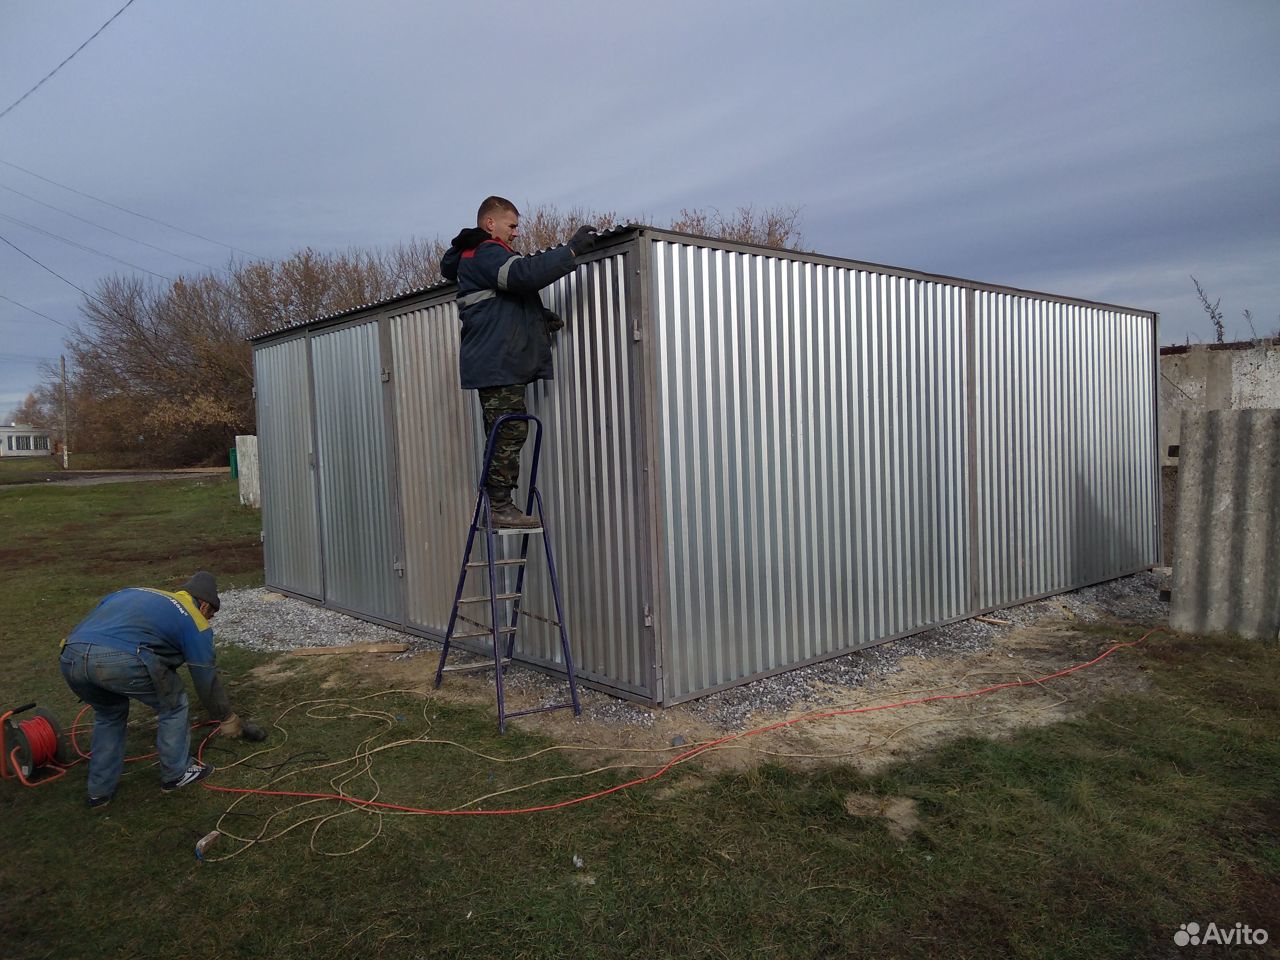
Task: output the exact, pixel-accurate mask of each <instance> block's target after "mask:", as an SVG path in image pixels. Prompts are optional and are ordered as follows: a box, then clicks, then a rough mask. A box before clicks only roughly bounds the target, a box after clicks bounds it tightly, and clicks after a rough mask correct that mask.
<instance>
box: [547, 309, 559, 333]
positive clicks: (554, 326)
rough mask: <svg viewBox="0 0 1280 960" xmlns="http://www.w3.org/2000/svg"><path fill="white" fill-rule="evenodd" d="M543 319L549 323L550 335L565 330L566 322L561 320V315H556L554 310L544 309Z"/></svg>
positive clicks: (548, 330)
mask: <svg viewBox="0 0 1280 960" xmlns="http://www.w3.org/2000/svg"><path fill="white" fill-rule="evenodd" d="M542 319H543V320H545V321H546V323H547V332H548V333H555V332H556V331H557V330H563V329H564V321H563V320H561V319H560V314H558V313H556V312H555V311H554V310H548V309H547V308H546V307H543V308H542Z"/></svg>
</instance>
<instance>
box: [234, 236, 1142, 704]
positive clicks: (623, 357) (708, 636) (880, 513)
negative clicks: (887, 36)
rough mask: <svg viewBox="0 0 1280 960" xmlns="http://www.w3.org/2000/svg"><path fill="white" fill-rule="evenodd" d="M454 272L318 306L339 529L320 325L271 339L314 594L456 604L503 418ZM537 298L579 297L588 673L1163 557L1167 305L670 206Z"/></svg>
mask: <svg viewBox="0 0 1280 960" xmlns="http://www.w3.org/2000/svg"><path fill="white" fill-rule="evenodd" d="M452 293H453V291H452V289H443V290H441V291H439V294H438V295H432V294H428V295H426V296H425V297H420V298H419V299H418V300H416V301H412V307H409V308H405V307H401V308H400V312H398V313H397V312H396V309H395V307H390V308H385V307H384V308H380V309H379V308H374V309H376V310H377V312H376V313H375V312H373V311H372V310H371V311H370V312H369V313H367V314H366V315H365V316H366V318H367V321H368V322H365V323H363V324H361V325H358V326H348V327H345V328H336V329H335V328H323V327H322V328H320V329H319V330H318V331H316V332H312V333H311V334H310V337H311V362H312V365H313V374H312V379H313V380H314V385H315V403H316V435H317V437H318V441H317V442H318V447H319V450H318V454H319V471H320V483H319V487H320V501H319V513H320V516H321V524H320V530H319V533H322V534H323V536H322V537H320V536H317V531H316V527H315V520H314V518H315V516H316V513H317V509H316V504H315V501H311V510H310V512H309V513H308V510H307V509H306V504H307V501H306V498H307V497H308V496H309V495H310V494H309V491H311V490H312V489H313V486H312V484H311V482H310V480H311V478H310V471H309V469H307V468H305V467H303V466H301V464H304V463H305V459H306V456H307V453H308V451H309V446H308V443H307V440H308V438H309V437H310V436H311V423H310V418H309V416H308V411H307V402H306V399H307V397H308V393H307V389H306V387H307V375H306V358H307V353H306V340H305V339H304V337H305V336H306V334H305V333H304V332H300V333H299V334H298V335H296V336H297V339H293V340H284V341H280V342H271V343H266V344H259V345H257V346H256V348H255V362H256V364H257V370H258V389H259V408H260V422H261V427H260V432H261V434H262V460H263V484H264V490H263V493H264V527H265V528H266V529H267V563H268V578H269V581H270V582H274V583H275V585H278V586H281V587H283V588H286V589H291V590H293V591H294V592H298V593H303V594H306V595H309V596H318V595H320V593H321V588H320V571H319V568H318V567H317V566H316V565H315V564H314V556H315V553H316V550H314V549H311V548H309V546H308V544H309V543H311V542H317V543H318V542H321V541H322V542H323V547H324V551H323V552H324V557H325V566H324V570H325V577H324V599H325V602H326V603H329V604H331V605H334V606H339V607H344V608H346V609H349V610H352V611H354V612H358V613H362V614H365V615H368V616H371V617H375V618H378V619H384V620H390V621H393V622H397V621H398V622H404V623H406V624H408V625H410V626H412V627H414V628H416V629H421V630H425V631H428V632H432V633H435V634H442V633H443V631H444V629H445V627H446V625H447V620H448V615H449V610H450V605H451V603H452V598H453V588H454V586H455V583H456V574H457V569H458V563H459V561H460V560H461V551H462V548H463V545H464V542H465V536H466V530H467V524H468V522H469V520H470V515H471V509H472V507H473V505H474V496H475V478H476V475H477V473H478V469H479V458H480V456H481V450H482V439H483V438H482V437H481V429H480V423H479V421H480V418H479V416H478V411H477V407H476V403H475V399H474V395H473V393H471V392H470V391H467V392H464V391H462V390H460V389H459V388H458V386H457V384H458V379H457V351H458V328H457V319H456V311H455V308H454V306H453V303H452ZM544 299H546V300H547V301H548V302H549V304H550V305H551V306H552V308H553V309H555V310H557V312H559V313H560V314H561V315H562V316H563V317H564V318H565V320H566V322H567V325H566V328H565V329H564V330H563V331H562V332H561V333H559V334H558V335H557V342H556V347H555V363H556V379H555V380H554V381H552V382H550V383H540V384H535V385H533V386H532V387H530V390H529V400H530V409H531V411H532V412H533V413H535V414H537V415H538V416H540V417H542V418H543V421H544V423H545V424H546V427H547V434H546V438H545V439H546V446H545V448H544V462H543V466H542V478H541V484H540V486H541V487H542V490H543V494H544V497H545V498H546V507H547V513H548V516H549V518H550V529H551V532H552V536H553V538H554V539H553V542H554V544H555V546H556V547H557V551H558V556H557V560H558V562H559V568H560V574H561V582H562V585H563V587H564V595H565V599H566V605H567V615H568V624H569V630H570V636H571V640H572V642H573V648H574V651H575V656H576V657H577V660H578V665H579V668H580V673H581V675H582V676H583V677H584V678H586V679H590V680H595V681H597V682H599V683H603V684H605V685H608V686H610V687H613V688H615V689H619V690H622V691H625V692H629V693H632V694H634V695H636V696H638V697H641V698H645V699H658V700H660V701H662V702H666V703H673V702H676V701H678V700H681V699H687V698H689V697H691V696H696V695H698V694H700V693H703V692H706V691H707V690H709V689H713V688H717V687H721V686H727V685H731V684H732V683H734V682H736V681H739V680H742V679H744V678H747V677H751V676H756V675H760V674H764V673H768V672H772V671H775V670H779V669H785V668H787V667H790V666H794V665H796V664H799V663H803V662H806V661H810V660H814V659H819V658H822V657H825V656H829V655H832V654H834V653H836V652H839V651H842V650H848V649H853V648H856V647H859V646H863V645H866V644H869V643H874V642H877V641H879V640H883V639H886V638H889V637H893V636H898V635H902V634H906V633H910V632H913V631H916V630H919V629H922V628H925V627H927V626H929V625H932V624H936V623H941V622H945V621H947V620H951V619H955V618H959V617H962V616H965V615H967V614H971V613H975V612H978V611H980V610H982V609H990V608H993V607H998V606H1002V605H1007V604H1011V603H1015V602H1018V601H1020V600H1025V599H1030V598H1032V597H1035V596H1041V595H1044V594H1049V593H1053V592H1057V591H1063V590H1069V589H1072V588H1074V587H1078V586H1081V585H1084V584H1086V583H1093V582H1097V581H1099V580H1103V579H1107V578H1109V577H1113V576H1119V575H1122V574H1124V573H1128V572H1131V571H1133V570H1136V569H1140V568H1141V567H1143V566H1146V565H1148V564H1152V563H1155V562H1157V559H1158V557H1157V551H1158V542H1157V537H1156V532H1157V529H1158V511H1157V506H1158V488H1157V486H1156V475H1157V474H1156V461H1155V433H1154V429H1155V405H1154V398H1155V391H1154V381H1153V375H1154V369H1155V356H1154V351H1155V331H1154V325H1155V318H1154V317H1153V316H1152V315H1149V314H1140V313H1136V312H1130V311H1125V310H1122V309H1118V308H1108V307H1099V306H1091V305H1085V304H1080V303H1065V302H1060V301H1058V300H1056V299H1054V298H1052V297H1040V296H1038V295H1034V294H1026V293H1024V292H1021V291H998V290H994V289H989V288H987V287H985V286H984V285H981V284H970V283H968V282H966V281H953V280H949V279H947V278H939V277H929V276H924V275H918V274H910V273H906V272H899V271H895V270H892V269H889V268H877V267H874V266H871V265H867V264H857V263H849V262H840V261H836V262H831V261H826V260H823V259H819V258H813V257H807V256H803V255H791V254H774V253H771V252H766V251H759V250H754V249H741V248H735V247H731V246H729V247H726V246H721V245H718V244H715V243H713V242H710V241H702V240H700V239H698V238H689V237H681V236H680V235H674V234H669V233H665V232H662V231H654V232H653V233H652V235H650V234H648V233H647V232H638V233H636V234H635V235H634V237H633V238H632V239H631V240H629V241H628V242H626V243H625V244H619V245H618V246H617V247H616V248H615V250H614V251H612V252H610V253H609V255H607V256H605V257H604V258H603V259H599V260H596V261H594V262H590V263H587V264H584V265H583V266H580V267H579V268H578V269H577V271H575V273H574V274H572V275H571V276H569V277H567V278H565V279H564V280H562V281H560V282H558V283H556V284H554V285H553V286H552V287H551V288H549V289H548V290H547V291H544ZM376 318H380V319H376ZM380 325H381V337H380V335H379V327H380ZM380 345H381V347H382V350H381V351H380ZM384 356H385V357H386V358H387V359H386V360H382V359H380V358H381V357H384ZM384 363H385V364H386V365H387V366H388V367H389V368H390V372H391V380H390V384H389V385H387V384H384V383H382V382H381V377H380V374H381V372H382V365H383V364H384ZM392 413H394V430H392V429H391V427H390V425H389V424H390V422H391V421H390V416H391V415H392ZM531 447H532V444H530V445H529V446H528V447H526V451H525V460H526V469H527V466H528V459H529V454H530V453H531ZM393 465H395V474H394V477H393V475H392V470H393ZM651 468H652V469H651ZM273 484H274V485H273ZM523 493H524V492H523V491H521V495H522V496H523ZM654 511H656V512H654ZM308 516H310V517H311V520H310V521H308V519H307V518H308ZM308 522H310V523H311V528H310V530H308V526H307V525H308ZM513 545H514V540H512V541H510V542H509V543H508V544H507V547H506V548H507V549H510V547H511V546H513ZM535 546H536V545H535ZM401 547H402V548H403V550H404V551H405V556H404V558H403V561H404V565H405V579H404V580H403V581H400V580H398V579H397V578H396V577H395V576H394V572H393V564H394V562H395V561H396V560H397V559H399V558H398V557H397V555H396V551H397V549H400V548H401ZM309 560H310V561H311V563H312V565H311V566H310V567H308V566H307V563H308V561H309ZM541 571H542V565H541V564H540V563H534V564H533V565H532V566H531V580H530V583H529V590H528V594H527V597H528V599H527V602H526V609H527V610H530V611H532V612H536V613H541V614H545V615H550V614H551V613H552V612H553V609H554V607H553V604H552V601H551V598H550V595H549V590H548V585H547V582H546V578H545V576H544V575H543V574H542V572H541ZM468 592H472V591H468ZM474 592H479V591H474ZM402 597H403V604H404V607H403V610H402ZM650 614H652V620H651V621H650ZM650 623H652V626H650V625H649V624H650ZM523 626H524V627H525V628H526V629H525V635H524V636H523V637H522V639H521V646H520V648H519V655H520V656H521V657H523V658H525V659H530V660H533V661H535V662H540V663H544V664H548V665H555V664H556V663H557V662H558V661H559V651H558V649H557V647H556V637H555V633H554V631H553V630H551V629H550V628H548V627H546V626H543V625H537V624H536V623H534V622H532V621H526V622H525V623H524V625H523ZM655 643H656V644H657V645H658V647H659V649H657V650H655Z"/></svg>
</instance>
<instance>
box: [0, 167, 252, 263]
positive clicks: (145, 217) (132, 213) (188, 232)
mask: <svg viewBox="0 0 1280 960" xmlns="http://www.w3.org/2000/svg"><path fill="white" fill-rule="evenodd" d="M0 164H3V165H4V166H6V167H12V168H13V169H14V170H21V171H22V172H23V173H25V174H27V175H28V176H31V177H35V178H36V179H37V180H43V181H44V182H45V183H49V184H52V185H53V186H55V187H60V188H61V189H63V190H67V191H70V192H71V193H74V194H76V195H77V196H81V197H87V198H88V199H90V200H93V201H94V202H95V203H101V204H103V205H104V206H108V207H110V208H111V209H113V210H119V211H120V212H121V213H127V214H129V216H131V217H138V218H139V219H141V220H148V221H150V222H151V223H158V224H159V225H160V226H162V227H168V228H169V229H170V230H177V231H178V232H179V233H185V234H186V235H187V236H189V237H195V238H196V239H197V240H203V241H205V243H212V244H213V245H214V246H218V247H226V248H227V249H228V250H231V251H233V252H234V253H242V254H244V255H245V256H246V257H250V258H252V259H254V260H265V259H267V258H266V257H264V256H262V255H261V254H257V253H252V252H250V251H248V250H243V249H241V248H240V247H237V246H234V245H233V244H230V243H225V242H223V241H221V240H214V239H213V238H212V237H206V236H205V235H204V234H201V233H195V232H193V231H191V230H187V229H185V228H183V227H179V226H177V225H176V224H172V223H169V222H167V221H165V220H159V219H157V218H156V217H152V216H149V215H148V214H145V213H139V212H138V211H137V210H130V209H129V208H128V207H122V206H121V205H120V204H118V203H112V202H111V201H110V200H103V199H102V198H101V197H96V196H94V195H93V194H92V193H86V192H85V191H83V190H77V189H76V188H75V187H70V186H67V184H65V183H59V182H58V181H57V180H52V179H50V178H49V177H46V176H44V175H43V174H39V173H36V172H35V171H34V170H29V169H27V168H26V167H23V166H19V165H18V164H16V163H13V162H12V161H10V160H5V159H4V158H0Z"/></svg>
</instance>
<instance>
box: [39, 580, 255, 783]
mask: <svg viewBox="0 0 1280 960" xmlns="http://www.w3.org/2000/svg"><path fill="white" fill-rule="evenodd" d="M221 606H222V602H221V601H220V600H219V599H218V587H217V584H216V582H215V581H214V579H213V575H212V574H210V573H206V572H204V571H203V570H202V571H200V572H199V573H196V574H194V575H193V576H192V577H191V579H190V580H189V581H187V582H186V583H185V584H183V585H182V587H181V588H180V589H179V590H178V591H177V592H176V593H167V592H165V591H163V590H148V589H144V588H135V587H130V588H127V589H124V590H118V591H116V592H115V593H113V594H110V595H109V596H107V597H105V598H104V599H103V600H102V601H101V602H99V604H98V605H97V606H96V607H94V609H93V612H92V613H90V614H89V615H88V616H87V617H85V618H84V619H83V620H82V621H80V623H79V625H77V626H76V628H75V629H74V630H72V631H71V634H70V635H69V636H68V637H67V639H66V640H64V641H63V642H62V655H61V657H60V658H59V662H60V665H61V667H62V676H63V678H64V679H65V680H66V681H67V686H69V687H70V688H71V690H72V692H73V693H75V695H76V696H77V697H79V698H80V699H81V700H83V701H84V702H85V703H87V704H89V705H90V706H92V707H93V753H92V756H91V757H90V759H89V806H91V807H100V806H103V805H105V804H106V803H108V802H109V801H110V800H111V798H112V797H113V796H114V795H115V792H116V785H117V784H118V783H119V782H120V774H121V771H122V770H123V768H124V740H125V726H126V724H127V723H128V720H129V701H130V700H131V699H132V700H139V701H141V702H142V703H145V704H146V705H147V706H148V707H150V708H151V709H152V710H154V711H155V712H156V749H157V750H158V751H159V754H160V789H161V790H163V791H165V792H169V791H172V790H176V789H178V788H179V787H185V786H187V785H188V784H191V783H195V782H196V781H197V780H203V779H204V778H205V777H207V776H208V775H209V774H210V773H212V772H213V765H212V764H207V763H201V762H200V761H199V760H196V759H195V758H193V757H191V756H190V749H191V734H190V729H189V728H188V726H187V692H186V690H185V689H184V688H183V684H182V678H181V677H180V676H179V675H178V673H177V668H178V667H180V666H182V664H184V663H185V664H186V665H187V670H188V671H189V672H190V674H191V679H192V681H193V682H194V683H195V688H196V693H197V694H198V695H199V697H200V702H201V703H202V704H204V708H205V710H207V711H208V713H209V716H211V717H213V718H215V719H219V720H221V724H220V725H219V727H218V732H219V733H222V734H225V735H227V736H238V737H243V738H244V739H246V740H264V739H266V733H264V732H263V730H262V728H261V727H259V726H257V725H256V724H253V723H250V722H249V721H247V720H246V721H242V720H240V718H239V717H237V716H236V715H235V714H234V713H233V712H232V711H231V702H230V701H229V700H228V699H227V693H226V691H225V690H224V689H223V688H222V682H221V681H220V680H219V679H218V671H217V669H216V667H215V666H214V653H213V628H212V627H210V626H209V620H210V619H212V617H213V616H214V614H216V613H217V612H218V609H219V608H220V607H221Z"/></svg>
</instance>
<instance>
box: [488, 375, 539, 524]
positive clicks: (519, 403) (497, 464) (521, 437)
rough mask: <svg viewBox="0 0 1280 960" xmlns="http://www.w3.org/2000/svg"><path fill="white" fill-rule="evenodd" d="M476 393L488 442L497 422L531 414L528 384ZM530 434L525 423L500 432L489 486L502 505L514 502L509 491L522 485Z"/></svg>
mask: <svg viewBox="0 0 1280 960" xmlns="http://www.w3.org/2000/svg"><path fill="white" fill-rule="evenodd" d="M476 393H477V394H478V395H479V397H480V410H481V412H482V413H483V414H484V435H485V439H486V442H488V437H489V434H490V433H492V432H493V424H494V421H495V420H497V419H498V418H499V417H500V416H502V415H503V414H504V413H528V412H529V411H528V408H527V407H526V406H525V402H524V393H525V387H524V384H513V385H511V386H509V387H481V388H480V389H479V390H477V391H476ZM528 435H529V424H528V422H527V421H525V420H519V421H516V422H514V423H505V424H503V426H502V429H501V431H500V432H499V433H498V439H497V441H496V442H495V443H494V445H493V460H492V461H491V462H490V464H489V482H488V483H487V484H486V486H487V487H488V488H489V496H490V497H491V498H493V499H494V500H495V501H496V502H498V503H501V502H503V501H504V500H506V499H510V497H509V492H510V491H512V490H514V489H515V488H516V487H518V486H519V485H520V450H521V449H522V448H523V447H524V441H525V438H526V437H528Z"/></svg>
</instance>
